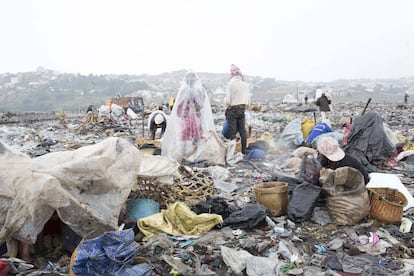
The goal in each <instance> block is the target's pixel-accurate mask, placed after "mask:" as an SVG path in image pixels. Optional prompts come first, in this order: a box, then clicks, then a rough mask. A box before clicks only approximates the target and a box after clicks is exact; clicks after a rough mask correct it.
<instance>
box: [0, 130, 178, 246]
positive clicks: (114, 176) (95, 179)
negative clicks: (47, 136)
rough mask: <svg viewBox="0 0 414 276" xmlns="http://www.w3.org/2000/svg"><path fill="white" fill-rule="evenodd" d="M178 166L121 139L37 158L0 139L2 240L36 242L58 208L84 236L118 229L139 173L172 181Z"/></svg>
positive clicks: (169, 160) (165, 181)
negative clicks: (32, 157)
mask: <svg viewBox="0 0 414 276" xmlns="http://www.w3.org/2000/svg"><path fill="white" fill-rule="evenodd" d="M178 166H179V164H178V163H177V162H176V161H174V160H172V159H168V158H166V157H161V156H153V155H147V154H144V153H141V152H140V151H139V150H138V149H137V148H136V147H135V146H134V145H132V144H131V143H130V142H128V141H127V140H125V139H121V138H113V137H111V138H107V139H106V140H104V141H102V142H100V143H98V144H95V145H91V146H85V147H82V148H79V149H77V150H75V151H61V152H54V153H49V154H46V155H43V156H41V157H38V158H34V159H31V158H30V157H28V156H26V155H24V154H22V153H19V152H15V151H13V150H12V149H11V148H9V147H8V146H6V145H4V144H1V143H0V242H3V241H5V240H8V239H10V238H11V237H13V238H16V239H18V240H22V241H26V242H29V243H34V242H35V241H36V237H37V235H38V234H39V233H40V232H41V230H42V229H43V226H44V225H45V223H46V222H47V221H48V220H49V218H50V217H51V216H52V214H53V212H54V211H57V214H58V215H59V217H60V219H61V220H62V221H63V222H64V223H66V224H68V225H69V226H70V227H71V228H72V229H73V230H74V231H75V232H77V233H78V234H79V235H81V236H82V237H85V238H92V237H95V236H98V235H101V234H102V233H103V232H105V231H110V230H116V229H117V228H118V217H119V214H120V211H121V209H122V207H123V204H124V203H125V201H126V200H127V198H128V195H129V193H130V192H131V190H133V189H134V185H136V183H137V178H138V176H152V177H158V178H159V179H161V180H162V182H164V183H166V184H167V183H168V184H172V180H173V175H174V174H175V173H177V168H178Z"/></svg>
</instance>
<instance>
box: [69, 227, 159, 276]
mask: <svg viewBox="0 0 414 276" xmlns="http://www.w3.org/2000/svg"><path fill="white" fill-rule="evenodd" d="M138 248H139V245H138V243H136V242H135V241H134V231H133V230H132V229H126V230H123V231H110V232H106V233H104V234H103V235H101V236H98V237H96V238H94V239H90V240H85V241H83V242H81V243H80V244H79V246H78V249H77V250H76V251H75V253H74V254H76V256H75V259H74V263H73V265H72V268H71V269H72V271H73V273H74V275H131V276H132V275H142V276H149V275H151V273H152V265H150V264H148V263H141V264H136V265H135V264H134V259H135V253H136V252H137V251H138Z"/></svg>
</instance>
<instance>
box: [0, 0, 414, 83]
mask: <svg viewBox="0 0 414 276" xmlns="http://www.w3.org/2000/svg"><path fill="white" fill-rule="evenodd" d="M413 13H414V1H412V0H395V1H391V0H389V1H384V0H343V1H336V0H315V1H314V0H284V1H279V0H268V1H267V0H263V1H261V0H252V1H250V0H249V1H247V0H246V1H243V0H235V1H233V0H205V1H201V0H165V1H164V0H131V1H127V0H117V1H115V0H114V1H112V0H111V1H110V0H108V1H105V0H32V1H30V0H4V1H1V2H0V34H1V36H2V39H1V40H0V73H5V72H11V73H16V72H25V71H33V70H35V69H36V68H37V67H38V66H42V67H45V68H47V69H53V70H58V71H60V72H62V73H63V72H65V73H74V72H79V73H81V74H89V73H92V74H110V73H115V74H143V73H148V74H158V73H163V72H168V71H173V70H180V69H193V70H195V71H197V72H215V73H228V71H229V68H230V64H232V63H234V64H236V65H238V66H239V67H240V68H241V70H242V72H243V73H244V74H247V75H255V76H262V77H275V78H277V79H279V80H302V81H332V80H335V79H350V78H397V77H407V76H414V15H413Z"/></svg>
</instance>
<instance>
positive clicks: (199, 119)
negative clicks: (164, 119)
mask: <svg viewBox="0 0 414 276" xmlns="http://www.w3.org/2000/svg"><path fill="white" fill-rule="evenodd" d="M209 131H215V127H214V120H213V113H212V111H211V106H210V100H209V98H208V95H207V93H206V91H205V89H204V88H203V85H202V83H201V80H200V78H199V77H198V75H197V74H196V73H194V72H192V71H189V72H187V73H186V74H185V76H184V79H183V80H182V82H181V86H180V89H179V91H178V94H177V97H176V99H175V103H174V107H173V109H172V112H171V115H170V117H169V120H168V125H167V129H166V131H165V134H164V139H163V142H162V143H161V155H164V156H168V157H171V158H174V159H176V160H177V161H179V162H180V161H182V160H185V159H186V158H187V157H189V156H191V155H192V154H193V153H195V152H196V151H197V149H198V146H199V143H200V141H201V138H202V137H203V136H204V135H206V134H207V133H208V132H209Z"/></svg>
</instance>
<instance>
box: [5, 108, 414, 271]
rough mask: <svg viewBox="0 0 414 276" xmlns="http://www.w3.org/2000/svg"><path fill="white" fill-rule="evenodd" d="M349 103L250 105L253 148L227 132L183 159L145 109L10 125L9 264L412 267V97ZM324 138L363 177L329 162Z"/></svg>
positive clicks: (39, 267)
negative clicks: (322, 149) (322, 107)
mask: <svg viewBox="0 0 414 276" xmlns="http://www.w3.org/2000/svg"><path fill="white" fill-rule="evenodd" d="M342 105H343V104H338V105H335V106H334V110H335V112H332V114H331V116H330V117H329V121H324V122H318V120H317V117H318V114H317V112H316V110H315V109H313V108H308V107H306V106H296V107H292V106H278V107H271V108H270V107H268V108H267V109H265V108H260V109H257V108H256V109H254V110H249V113H250V120H249V125H250V126H251V128H252V134H251V136H250V137H249V139H248V153H247V154H246V155H245V156H243V155H241V153H240V152H239V151H240V143H238V142H237V141H233V142H231V141H225V140H223V141H221V142H218V143H217V144H218V146H217V148H211V152H215V154H216V155H215V156H216V158H204V159H203V158H197V160H196V161H194V162H186V163H182V164H179V163H178V162H177V161H175V160H173V159H170V158H166V157H163V156H160V155H159V150H157V149H159V147H160V144H161V143H162V140H161V141H152V140H149V139H147V138H146V137H148V135H149V131H148V123H147V120H148V118H146V117H145V113H142V114H135V116H129V117H128V116H125V114H124V113H122V112H121V113H122V114H120V115H119V116H116V117H114V116H112V115H109V116H107V117H101V116H96V115H97V113H96V112H98V111H97V110H95V109H94V110H91V111H90V112H88V114H87V115H86V116H85V117H81V118H75V117H72V118H69V117H66V118H65V117H64V116H63V115H62V114H60V116H56V118H55V120H40V121H27V120H26V121H25V120H22V119H19V120H16V123H14V124H4V125H2V126H0V141H1V143H0V167H1V170H0V172H1V173H0V179H1V181H0V187H1V189H0V213H1V216H0V244H1V246H0V255H1V257H0V275H7V273H9V274H11V275H68V274H69V275H412V274H410V273H412V271H414V239H413V231H414V228H413V227H412V222H413V221H414V209H413V207H414V198H413V196H412V195H413V190H414V185H413V184H414V144H413V143H414V117H413V112H412V106H408V108H407V109H402V108H398V106H397V107H395V106H387V105H385V104H376V105H374V104H372V105H371V107H370V109H369V110H368V111H367V112H366V110H362V109H363V106H362V107H361V106H360V105H357V104H349V105H347V106H346V108H345V106H342ZM351 105H353V106H351ZM274 110H278V112H277V113H276V112H274ZM215 116H216V117H215V123H216V127H217V133H220V132H221V128H222V126H223V122H224V114H223V113H221V112H217V113H215ZM326 136H329V137H333V138H334V139H336V140H337V141H338V142H339V143H340V144H341V145H342V147H343V148H344V150H345V152H347V153H348V154H352V155H353V156H354V157H356V158H358V160H360V162H361V163H362V164H363V165H364V167H365V168H367V171H368V172H369V176H370V179H369V182H368V183H367V184H365V182H364V178H363V177H362V175H361V174H360V173H359V172H358V171H357V170H355V169H353V168H351V167H342V168H338V169H336V170H332V169H327V168H321V166H320V164H319V163H318V159H317V151H316V143H317V141H318V139H320V138H322V137H326ZM217 137H219V135H217ZM211 145H212V144H209V146H211ZM213 145H216V144H213ZM223 145H224V146H223ZM213 147H215V146H213ZM217 153H219V154H223V158H218V157H217V156H218V155H217ZM199 157H200V156H199ZM22 244H26V245H29V250H30V257H31V259H29V260H28V259H26V260H23V259H22V258H20V257H21V256H20V255H19V250H20V249H21V245H22ZM2 273H3V274H2Z"/></svg>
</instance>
